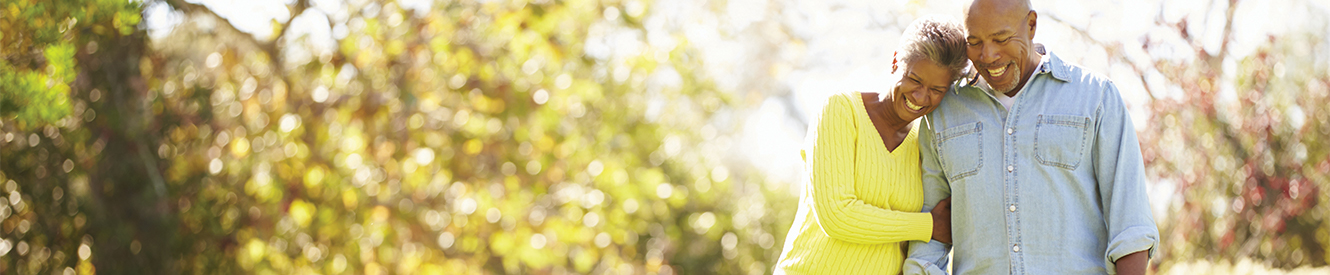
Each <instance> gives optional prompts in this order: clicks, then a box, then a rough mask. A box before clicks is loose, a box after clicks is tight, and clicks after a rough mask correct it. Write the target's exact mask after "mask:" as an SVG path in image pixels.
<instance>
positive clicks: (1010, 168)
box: [1007, 165, 1016, 172]
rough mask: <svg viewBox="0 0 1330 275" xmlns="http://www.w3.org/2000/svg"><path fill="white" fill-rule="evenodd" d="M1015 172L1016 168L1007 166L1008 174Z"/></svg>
mask: <svg viewBox="0 0 1330 275" xmlns="http://www.w3.org/2000/svg"><path fill="white" fill-rule="evenodd" d="M1014 170H1016V167H1015V166H1011V165H1007V172H1011V171H1014Z"/></svg>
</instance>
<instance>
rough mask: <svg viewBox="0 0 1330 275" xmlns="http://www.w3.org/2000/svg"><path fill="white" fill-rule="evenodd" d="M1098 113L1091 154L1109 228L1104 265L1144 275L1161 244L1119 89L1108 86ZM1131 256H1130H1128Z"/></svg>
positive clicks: (1129, 118)
mask: <svg viewBox="0 0 1330 275" xmlns="http://www.w3.org/2000/svg"><path fill="white" fill-rule="evenodd" d="M1103 92H1104V94H1103V95H1102V98H1103V100H1102V101H1101V103H1100V106H1099V110H1098V116H1099V118H1098V123H1097V125H1096V127H1095V129H1094V130H1095V143H1094V147H1093V151H1092V154H1093V155H1092V156H1091V157H1092V159H1093V161H1094V165H1095V166H1094V173H1095V180H1096V181H1097V182H1098V185H1099V198H1100V202H1101V205H1100V209H1101V210H1102V211H1103V213H1104V219H1105V221H1104V222H1105V225H1107V226H1108V237H1109V240H1108V249H1107V251H1105V252H1104V261H1105V264H1107V265H1108V266H1110V267H1112V268H1113V269H1114V270H1109V273H1117V272H1118V270H1117V267H1124V268H1127V269H1122V270H1121V272H1124V273H1126V274H1142V273H1137V272H1144V266H1145V264H1148V263H1149V257H1150V255H1152V254H1154V253H1155V248H1156V247H1158V246H1159V229H1158V227H1156V226H1155V222H1154V217H1153V216H1152V215H1151V213H1150V200H1149V197H1148V196H1147V195H1146V189H1145V181H1146V179H1145V166H1144V165H1145V163H1144V161H1143V160H1142V159H1141V148H1140V143H1139V141H1137V139H1136V128H1135V127H1133V126H1132V122H1131V116H1130V115H1129V114H1128V113H1127V108H1126V107H1125V106H1124V105H1123V103H1122V96H1121V95H1120V94H1119V93H1118V90H1117V87H1115V86H1113V84H1112V83H1111V82H1106V83H1105V87H1104V90H1103ZM1129 256H1130V258H1129Z"/></svg>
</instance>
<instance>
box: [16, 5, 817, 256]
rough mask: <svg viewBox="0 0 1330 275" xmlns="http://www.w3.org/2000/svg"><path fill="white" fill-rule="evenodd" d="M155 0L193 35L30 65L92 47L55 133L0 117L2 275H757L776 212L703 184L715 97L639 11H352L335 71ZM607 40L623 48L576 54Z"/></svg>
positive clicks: (720, 98) (756, 188)
mask: <svg viewBox="0 0 1330 275" xmlns="http://www.w3.org/2000/svg"><path fill="white" fill-rule="evenodd" d="M116 3H120V2H116ZM168 3H169V4H170V5H171V6H172V7H174V8H176V9H177V10H180V11H183V12H185V13H186V16H189V17H192V18H196V19H198V21H192V20H186V22H187V23H185V24H184V25H181V26H179V27H177V28H176V29H175V33H174V34H172V35H171V36H168V37H166V38H163V39H162V40H160V41H155V42H153V43H151V44H149V42H148V41H147V40H146V38H145V37H144V35H143V31H142V30H138V29H133V30H132V31H131V32H129V33H119V32H111V33H97V32H91V33H84V34H83V35H86V36H73V37H72V38H70V41H77V42H74V43H65V44H60V45H62V46H60V47H63V48H59V49H60V50H47V52H48V56H64V55H61V54H63V53H68V52H69V51H67V50H66V49H75V50H78V49H87V48H93V49H96V48H98V46H97V45H102V46H100V48H101V49H100V50H87V53H86V54H85V53H77V54H75V55H73V56H74V59H75V60H76V61H77V63H76V64H77V65H78V66H68V68H70V69H69V70H75V71H77V72H79V73H78V75H80V77H82V76H84V75H86V76H89V77H88V79H87V81H86V82H85V81H79V82H76V83H74V84H72V86H71V87H70V89H71V90H73V91H74V92H72V93H65V94H72V95H74V97H73V98H72V99H70V100H69V102H70V103H69V105H70V106H71V108H70V110H69V112H68V113H67V114H55V115H53V117H52V118H53V119H55V120H58V121H60V123H59V127H55V126H48V127H45V128H43V129H42V131H38V132H24V131H21V130H22V129H18V128H13V125H14V124H15V123H10V121H14V120H10V119H9V118H6V121H5V126H4V127H8V128H6V129H5V131H6V133H7V134H6V137H5V139H4V140H5V143H3V144H2V146H3V148H4V150H5V151H4V153H5V156H6V157H5V161H4V162H3V163H0V166H2V167H0V168H3V170H0V171H3V174H0V182H11V184H10V185H11V186H14V187H13V188H11V190H9V191H11V192H13V193H12V194H19V195H14V196H17V197H18V198H22V199H23V200H22V201H23V202H24V203H25V204H20V205H25V206H26V207H22V208H14V209H17V210H15V212H14V213H16V214H15V215H13V216H9V217H8V219H5V221H4V223H5V227H4V228H6V230H8V231H6V234H11V233H10V232H20V233H19V234H20V235H19V236H20V237H19V238H17V239H11V240H10V242H11V243H10V245H11V246H15V247H17V245H18V244H20V243H21V244H22V247H24V248H23V249H22V250H19V249H18V248H14V249H11V250H10V251H6V253H13V254H7V255H18V257H6V259H7V260H6V261H4V262H3V263H0V271H6V272H8V271H15V272H17V273H50V272H52V271H61V270H63V269H65V268H66V267H70V268H73V269H75V270H77V271H78V272H81V273H82V272H91V271H99V272H103V273H175V272H181V273H227V274H231V273H257V274H286V273H308V272H314V273H334V274H379V273H384V272H390V273H426V274H462V273H528V272H531V273H545V272H554V273H560V272H574V273H646V272H664V273H668V272H671V271H672V272H680V273H761V272H765V271H766V270H769V268H770V267H769V264H770V263H772V262H774V260H775V258H776V257H777V256H778V254H779V252H780V250H779V245H778V244H779V243H781V242H782V240H781V239H782V238H783V236H784V232H785V230H787V229H788V226H789V224H790V219H792V217H793V216H794V213H793V210H794V205H795V198H793V197H792V196H791V195H790V194H789V193H788V192H786V191H781V190H771V189H769V186H773V185H774V186H780V184H768V183H766V182H763V181H764V180H763V178H762V177H761V176H760V175H757V174H755V172H753V171H749V170H741V169H733V170H731V168H729V167H726V166H724V165H722V163H721V157H722V156H723V154H724V153H725V148H727V147H728V146H729V144H728V143H729V142H730V141H729V138H726V137H716V136H715V134H714V133H715V132H716V130H715V127H717V126H716V125H712V124H713V120H712V117H713V116H716V115H718V114H720V115H728V114H727V113H728V112H732V110H731V107H730V105H729V104H730V103H729V102H731V101H732V99H730V95H729V94H728V93H726V92H723V91H719V90H717V89H716V88H715V87H714V85H712V84H711V82H710V81H709V80H708V79H706V78H705V77H702V76H700V75H699V73H697V72H694V70H693V69H692V68H696V67H700V66H701V65H702V63H701V62H702V61H701V60H698V59H697V58H694V57H693V56H694V55H696V54H697V53H696V52H695V50H694V49H690V48H688V47H687V46H686V43H679V44H680V46H675V47H671V48H653V47H650V46H646V45H647V43H645V36H644V35H643V33H642V32H643V29H642V27H641V26H640V23H639V22H641V20H643V18H644V17H646V16H648V15H649V12H648V11H647V10H645V9H644V8H642V7H647V6H650V5H649V4H650V3H646V2H635V1H628V2H617V1H614V2H598V1H563V2H553V1H550V2H537V3H525V4H521V3H516V2H515V3H507V2H504V3H495V2H486V3H471V2H456V3H454V2H448V3H436V6H435V7H434V8H433V9H431V11H429V12H420V13H417V12H413V11H411V10H404V9H402V8H399V7H398V6H397V4H396V3H393V2H391V1H384V2H373V1H371V2H357V3H347V4H346V5H348V6H346V7H344V8H345V10H346V11H348V15H349V16H347V17H345V18H341V19H338V18H336V17H333V16H330V17H329V20H330V21H331V22H332V24H334V25H345V26H347V28H348V29H349V32H348V35H347V36H346V37H344V38H341V39H338V41H337V46H336V48H334V49H333V50H332V51H328V52H322V51H320V50H319V48H317V47H310V46H308V44H304V43H305V41H306V39H307V38H306V37H303V36H297V35H294V34H289V33H281V32H280V30H283V29H288V27H289V26H286V25H284V24H285V23H278V25H281V26H280V27H278V28H277V29H278V30H279V34H278V35H277V36H278V37H277V38H275V39H273V40H271V41H260V40H258V39H255V38H253V37H252V36H250V35H248V34H244V33H239V32H236V31H234V29H233V28H231V27H229V25H228V22H227V21H225V20H223V19H221V18H217V17H215V15H213V14H212V13H211V12H210V11H209V10H208V9H207V8H206V7H203V6H200V5H197V4H191V3H188V2H184V1H168ZM93 4H105V3H101V2H97V3H91V4H90V3H85V4H83V5H73V7H80V8H74V9H76V10H77V9H83V8H86V9H88V10H102V9H101V6H97V5H93ZM307 7H309V5H308V3H305V2H303V1H299V2H297V3H295V4H293V5H292V6H291V8H292V9H291V10H292V11H294V13H295V14H300V13H301V12H302V11H304V9H305V8H307ZM610 10H613V12H611V11H610ZM607 14H614V15H615V16H607ZM41 16H47V15H41ZM115 18H121V17H103V18H102V19H103V20H110V21H113V22H109V23H108V22H104V21H98V23H97V24H94V25H95V26H108V25H115V26H120V24H123V23H124V22H126V20H124V19H115ZM134 19H135V20H137V17H135V18H134ZM212 20H215V21H212ZM81 21H84V20H81ZM206 21H211V22H213V23H215V24H211V23H210V24H197V22H206ZM135 22H136V21H135ZM85 28H96V27H85ZM6 33H8V32H6ZM611 35H617V36H615V37H614V39H619V40H622V39H623V38H627V39H630V40H632V41H631V42H627V43H628V44H634V45H639V46H641V47H639V49H640V50H639V51H631V52H629V51H614V49H612V48H611V49H610V50H609V51H608V52H605V51H600V52H587V50H586V49H588V48H597V47H598V48H599V49H604V48H607V46H606V45H603V44H596V43H604V42H598V41H605V40H608V39H609V38H610V37H611ZM676 37H678V36H676ZM106 45H114V46H106ZM615 45H619V44H615ZM302 54H307V55H305V56H302ZM49 59H52V60H54V59H56V58H49ZM66 59H68V58H66ZM65 73H66V71H65V70H53V71H51V72H48V73H46V74H47V75H53V76H60V75H63V74H65ZM659 79H666V80H672V81H667V82H666V83H665V84H654V83H656V82H659V81H660V80H659ZM649 109H655V110H657V111H653V112H654V114H653V113H650V112H644V110H649ZM25 110H26V109H25ZM699 126H702V128H703V129H709V130H702V131H698V129H696V128H697V127H699ZM50 183H64V184H50ZM55 194H60V195H55ZM66 194H67V195H66ZM38 213H42V214H38ZM47 213H62V214H47ZM18 224H29V225H28V227H20V226H18ZM14 228H26V229H21V230H20V229H14ZM16 230H17V231H16ZM0 248H3V246H0ZM0 250H3V249H0ZM85 250H86V251H87V253H86V254H81V253H83V252H84V251H85Z"/></svg>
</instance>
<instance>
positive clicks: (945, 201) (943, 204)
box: [933, 197, 951, 210]
mask: <svg viewBox="0 0 1330 275" xmlns="http://www.w3.org/2000/svg"><path fill="white" fill-rule="evenodd" d="M933 208H944V209H948V210H950V209H951V197H947V198H945V199H942V200H941V201H938V202H937V205H935V206H933Z"/></svg>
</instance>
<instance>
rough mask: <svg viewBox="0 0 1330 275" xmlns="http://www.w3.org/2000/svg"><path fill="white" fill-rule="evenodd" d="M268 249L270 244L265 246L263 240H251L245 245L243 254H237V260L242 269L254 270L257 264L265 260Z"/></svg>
mask: <svg viewBox="0 0 1330 275" xmlns="http://www.w3.org/2000/svg"><path fill="white" fill-rule="evenodd" d="M267 248H268V244H265V243H264V242H263V241H262V240H259V239H257V238H254V239H249V242H246V243H245V246H244V250H242V253H237V254H236V256H237V258H238V259H236V260H237V262H239V263H240V266H241V267H244V268H245V269H247V270H252V269H253V268H254V265H255V264H256V263H258V262H259V261H262V260H263V256H264V255H265V254H266V253H267Z"/></svg>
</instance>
